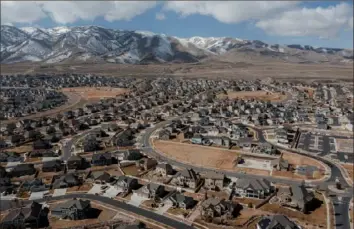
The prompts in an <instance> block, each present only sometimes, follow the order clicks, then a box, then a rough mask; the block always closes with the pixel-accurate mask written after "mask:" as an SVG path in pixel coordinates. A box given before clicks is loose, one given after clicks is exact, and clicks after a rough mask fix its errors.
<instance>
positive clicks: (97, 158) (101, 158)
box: [91, 152, 112, 166]
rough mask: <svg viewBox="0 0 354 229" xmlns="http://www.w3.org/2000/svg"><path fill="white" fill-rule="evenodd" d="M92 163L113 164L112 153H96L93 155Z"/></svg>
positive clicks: (99, 164)
mask: <svg viewBox="0 0 354 229" xmlns="http://www.w3.org/2000/svg"><path fill="white" fill-rule="evenodd" d="M91 164H93V165H96V166H102V165H111V164H112V154H111V153H109V152H106V153H95V154H93V155H92V160H91Z"/></svg>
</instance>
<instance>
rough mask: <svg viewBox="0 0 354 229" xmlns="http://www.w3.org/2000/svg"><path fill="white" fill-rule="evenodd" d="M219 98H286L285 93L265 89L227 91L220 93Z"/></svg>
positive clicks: (273, 99) (275, 100) (276, 100)
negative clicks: (225, 93)
mask: <svg viewBox="0 0 354 229" xmlns="http://www.w3.org/2000/svg"><path fill="white" fill-rule="evenodd" d="M218 97H219V98H225V97H227V98H229V99H257V100H262V101H272V102H278V101H282V100H284V99H286V95H282V94H280V93H275V92H274V93H272V92H266V91H228V92H227V95H224V94H220V95H218Z"/></svg>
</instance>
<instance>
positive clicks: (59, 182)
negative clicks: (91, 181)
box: [52, 173, 81, 188]
mask: <svg viewBox="0 0 354 229" xmlns="http://www.w3.org/2000/svg"><path fill="white" fill-rule="evenodd" d="M80 184H81V181H80V180H79V178H78V177H77V176H76V175H74V174H73V173H68V174H65V175H63V176H60V177H57V178H55V179H54V182H53V184H52V187H53V188H69V187H73V186H78V185H80Z"/></svg>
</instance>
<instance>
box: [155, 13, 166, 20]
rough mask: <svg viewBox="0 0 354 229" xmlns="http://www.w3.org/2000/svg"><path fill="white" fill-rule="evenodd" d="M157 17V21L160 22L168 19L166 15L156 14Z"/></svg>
mask: <svg viewBox="0 0 354 229" xmlns="http://www.w3.org/2000/svg"><path fill="white" fill-rule="evenodd" d="M155 17H156V19H157V20H160V21H162V20H165V19H166V16H165V14H164V13H156V16H155Z"/></svg>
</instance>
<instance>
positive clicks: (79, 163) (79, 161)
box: [67, 155, 86, 169]
mask: <svg viewBox="0 0 354 229" xmlns="http://www.w3.org/2000/svg"><path fill="white" fill-rule="evenodd" d="M85 165H86V160H85V158H83V157H81V156H79V155H72V156H71V157H70V158H69V159H68V161H67V166H68V169H85Z"/></svg>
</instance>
